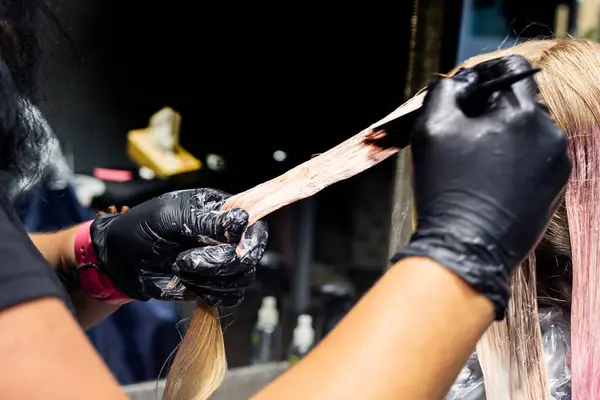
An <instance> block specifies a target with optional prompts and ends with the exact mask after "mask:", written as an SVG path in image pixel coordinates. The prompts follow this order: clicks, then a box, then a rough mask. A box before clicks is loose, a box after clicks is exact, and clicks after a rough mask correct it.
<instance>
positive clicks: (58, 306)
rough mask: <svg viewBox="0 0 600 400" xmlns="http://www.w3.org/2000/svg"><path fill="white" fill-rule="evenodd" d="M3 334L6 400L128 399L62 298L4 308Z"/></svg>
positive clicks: (0, 385) (0, 384) (1, 386)
mask: <svg viewBox="0 0 600 400" xmlns="http://www.w3.org/2000/svg"><path fill="white" fill-rule="evenodd" d="M0 332H3V334H2V336H1V337H0V353H1V354H2V357H1V358H0V370H2V371H3V373H2V374H0V390H1V391H2V399H5V400H17V399H18V400H33V399H64V400H69V399H73V400H75V399H81V398H82V397H83V398H86V399H90V400H95V399H97V400H104V399H114V400H119V399H126V398H127V397H126V396H125V394H124V393H123V392H122V390H121V389H120V388H119V385H118V383H117V381H116V380H115V379H114V378H113V376H112V375H111V374H110V372H109V371H108V369H107V368H106V366H105V365H104V363H103V362H102V360H101V359H100V357H99V356H98V354H97V353H96V352H95V351H94V349H93V348H92V346H91V344H90V343H89V341H88V340H87V339H86V337H85V335H84V334H83V332H82V331H81V329H80V328H79V327H78V326H77V324H75V323H74V321H73V318H72V317H71V316H70V315H69V313H68V311H67V309H66V308H65V307H64V305H63V304H62V303H61V302H60V301H59V300H58V299H50V298H48V299H41V300H36V301H32V302H28V303H25V304H21V305H18V306H15V307H12V308H9V309H7V310H3V311H2V312H0ZM8 371H10V373H8Z"/></svg>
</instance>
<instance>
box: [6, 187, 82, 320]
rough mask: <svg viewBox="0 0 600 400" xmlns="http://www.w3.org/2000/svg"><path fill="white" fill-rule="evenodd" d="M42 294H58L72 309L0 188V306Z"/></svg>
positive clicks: (41, 296) (64, 293)
mask: <svg viewBox="0 0 600 400" xmlns="http://www.w3.org/2000/svg"><path fill="white" fill-rule="evenodd" d="M44 297H57V298H60V299H61V300H63V302H65V304H66V305H67V307H68V308H69V310H70V311H71V312H73V307H72V304H71V302H70V298H69V296H68V295H67V292H66V290H65V288H64V287H63V285H62V284H61V283H60V280H59V279H58V277H57V275H56V274H55V272H54V271H53V270H52V268H51V267H50V265H48V263H47V262H46V260H45V259H44V257H43V256H42V254H41V253H40V252H39V251H38V250H37V248H36V247H35V245H34V244H33V242H32V241H31V239H29V235H28V234H27V232H26V231H25V229H24V228H23V225H22V224H21V221H20V220H19V217H18V216H17V214H16V212H15V210H14V208H13V206H12V204H11V202H10V200H9V199H8V197H7V196H6V194H5V193H4V192H3V191H0V310H4V309H6V308H9V307H12V306H15V305H18V304H21V303H25V302H27V301H31V300H36V299H40V298H44Z"/></svg>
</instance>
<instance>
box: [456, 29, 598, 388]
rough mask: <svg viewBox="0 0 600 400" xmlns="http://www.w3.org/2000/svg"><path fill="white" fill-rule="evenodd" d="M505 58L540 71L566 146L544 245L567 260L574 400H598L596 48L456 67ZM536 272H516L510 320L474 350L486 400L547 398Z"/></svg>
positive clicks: (566, 47)
mask: <svg viewBox="0 0 600 400" xmlns="http://www.w3.org/2000/svg"><path fill="white" fill-rule="evenodd" d="M509 54H519V55H522V56H524V57H526V58H527V59H529V61H530V62H531V63H532V64H533V65H534V66H535V67H541V68H542V71H541V72H540V73H539V74H538V75H536V78H537V82H538V85H539V88H540V97H541V99H542V100H543V101H544V103H545V104H546V105H547V107H548V109H549V111H550V113H551V115H552V118H553V119H554V121H555V122H556V123H557V124H558V125H559V126H561V128H563V129H564V130H565V132H566V133H567V135H568V136H569V139H570V145H569V152H570V156H571V159H572V161H573V173H572V176H571V179H570V182H569V185H568V188H567V194H566V201H565V206H566V217H567V218H565V211H564V209H563V210H561V212H558V213H557V214H556V215H554V216H553V218H552V221H551V224H550V227H549V229H548V231H547V233H546V236H545V238H544V240H543V243H542V244H545V246H546V248H547V249H549V250H550V251H551V252H552V253H553V254H554V255H555V256H556V257H559V256H567V257H571V258H572V269H573V287H572V297H573V305H572V308H571V321H572V339H571V347H572V351H571V360H572V361H571V366H572V378H571V382H572V397H573V398H574V399H580V400H586V399H598V398H600V376H598V374H599V373H600V344H599V343H598V339H597V337H598V336H599V335H600V318H599V317H598V316H597V313H598V311H599V310H600V282H599V278H600V275H599V271H598V261H600V136H599V135H600V45H599V44H597V43H594V42H591V41H587V40H575V39H556V40H535V41H530V42H526V43H523V44H521V45H518V46H515V47H513V48H510V49H505V50H500V51H496V52H494V53H489V54H484V55H480V56H476V57H473V58H471V59H469V60H467V61H466V62H464V63H463V64H462V65H461V66H460V67H469V66H473V65H475V64H478V63H480V62H483V61H486V60H490V59H493V58H497V57H502V56H506V55H509ZM455 71H456V70H455ZM455 71H452V73H454V72H455ZM596 141H598V144H596ZM523 201H527V199H524V200H523ZM567 222H568V225H567ZM569 239H570V243H569ZM540 267H542V265H539V266H536V258H535V255H532V256H531V257H529V258H528V259H527V260H526V261H525V262H524V263H523V265H521V266H520V267H519V269H518V270H517V271H516V272H515V274H514V275H513V276H512V280H511V292H512V298H511V301H510V304H509V309H508V313H507V318H506V319H505V320H504V321H501V322H496V323H494V324H492V325H491V326H490V328H489V329H488V331H487V332H486V333H485V335H484V337H483V338H482V339H481V341H480V342H479V344H478V346H477V352H478V356H479V359H480V362H481V365H482V369H483V372H484V379H485V387H486V398H487V399H488V400H495V399H507V398H508V399H511V400H517V399H519V400H520V399H523V400H530V399H536V400H538V399H541V400H543V399H549V397H550V391H549V385H548V375H547V371H546V366H545V361H544V356H543V349H542V338H541V332H540V325H539V317H538V312H537V311H538V310H537V307H538V295H537V287H538V285H537V282H536V273H541V271H540V269H539V268H540ZM543 267H544V268H551V267H557V265H554V266H548V265H543ZM559 267H560V266H559ZM562 267H564V266H562ZM559 269H560V268H559ZM563 270H564V268H563ZM546 272H547V271H545V273H546ZM563 272H564V271H563ZM559 293H560V291H555V292H553V295H555V296H556V295H558V294H559ZM558 300H563V301H565V302H569V301H570V298H569V295H564V296H563V298H562V299H560V298H559V299H558Z"/></svg>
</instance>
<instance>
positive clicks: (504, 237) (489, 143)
mask: <svg viewBox="0 0 600 400" xmlns="http://www.w3.org/2000/svg"><path fill="white" fill-rule="evenodd" d="M529 69H531V66H530V64H529V63H528V62H527V61H526V60H525V59H524V58H522V57H519V56H510V57H506V58H502V59H497V60H493V61H490V62H486V63H483V64H480V65H478V66H476V67H475V68H472V69H464V70H462V71H460V72H459V73H457V74H456V76H454V77H451V78H446V79H442V80H439V81H438V82H436V83H435V84H434V85H432V87H431V88H430V90H429V92H428V94H427V96H426V99H425V102H424V106H423V114H422V115H421V117H420V118H419V120H418V122H417V124H416V126H415V129H414V131H413V137H412V153H413V162H414V193H415V201H416V208H417V215H418V225H417V230H416V232H415V233H414V235H413V236H412V239H411V242H410V244H409V245H408V246H407V247H406V248H404V249H402V250H400V251H399V252H398V253H397V254H396V255H395V257H394V258H393V261H397V260H399V259H402V258H405V257H408V256H424V257H429V258H431V259H433V260H435V261H437V262H439V263H440V264H442V265H444V266H446V267H448V268H449V269H450V270H452V271H453V272H454V273H456V274H457V275H458V276H459V277H461V278H462V279H463V280H464V281H466V282H467V283H468V284H469V285H471V286H472V287H473V288H474V289H476V290H477V291H479V292H481V293H482V294H483V295H485V296H486V297H488V298H489V299H490V300H491V301H492V302H493V303H494V305H495V308H496V317H497V319H502V318H503V317H504V312H505V309H506V305H507V302H508V296H509V295H508V279H509V276H510V273H511V272H512V270H513V269H514V268H515V267H517V266H518V265H519V264H520V263H521V262H522V261H523V260H524V259H525V257H526V256H527V255H528V254H529V253H530V252H531V251H532V250H533V249H534V247H535V246H536V244H537V243H538V241H539V239H540V238H541V236H542V234H543V232H544V230H545V228H546V225H547V224H548V221H549V219H550V217H551V216H552V214H553V213H554V211H555V210H556V208H557V205H558V204H559V202H560V200H561V199H562V196H563V194H564V189H565V186H566V183H567V180H568V177H569V174H570V171H571V163H570V161H569V158H568V156H567V137H566V135H565V134H564V132H563V131H562V130H561V129H560V128H558V127H557V126H556V125H555V124H554V123H553V122H552V121H551V120H550V118H549V116H548V115H547V114H546V112H545V111H544V110H543V108H542V107H540V105H539V104H538V102H537V100H536V93H537V91H538V90H537V86H536V83H535V80H534V79H533V78H528V79H525V80H523V81H520V82H518V83H515V84H514V85H513V86H512V89H511V90H507V91H504V92H497V93H495V95H494V97H493V98H492V102H491V105H490V107H489V108H488V109H486V110H482V114H480V115H478V116H473V117H467V116H466V115H465V114H464V112H463V110H462V109H461V108H460V107H459V106H458V102H457V98H458V97H459V96H460V95H461V93H464V92H465V91H466V90H468V89H469V88H470V87H472V85H475V84H476V83H477V81H478V80H479V79H481V78H482V77H486V79H490V78H494V77H499V76H503V75H505V74H509V73H517V72H522V71H524V70H529Z"/></svg>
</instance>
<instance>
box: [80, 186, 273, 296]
mask: <svg viewBox="0 0 600 400" xmlns="http://www.w3.org/2000/svg"><path fill="white" fill-rule="evenodd" d="M228 197H230V195H228V194H227V193H224V192H222V191H219V190H214V189H193V190H182V191H177V192H172V193H167V194H164V195H162V196H159V197H156V198H154V199H152V200H149V201H146V202H145V203H142V204H140V205H138V206H136V207H133V208H132V209H131V210H129V211H127V212H125V213H123V214H104V215H101V216H99V217H98V218H97V219H96V220H95V221H94V223H93V224H92V226H91V229H90V231H91V235H92V241H93V244H94V249H95V250H96V254H97V257H98V260H99V264H100V265H99V267H100V269H101V270H102V271H103V272H104V273H106V274H107V275H108V276H109V277H110V278H111V279H112V281H113V283H114V284H115V285H116V286H117V287H118V288H119V289H121V290H122V291H123V292H124V293H125V294H126V295H128V296H129V297H131V298H134V299H138V300H147V299H149V298H155V299H160V300H193V299H196V298H198V297H199V298H201V299H203V300H204V301H206V302H207V303H208V304H209V305H211V306H226V307H232V306H236V305H238V304H239V303H240V302H241V301H242V299H243V296H244V290H245V288H246V287H247V286H249V285H250V284H251V283H252V282H253V281H254V277H255V273H256V270H255V266H256V264H257V263H258V261H259V260H260V258H261V257H262V255H263V252H264V249H265V246H266V244H267V239H268V231H267V225H266V223H265V222H264V221H258V222H256V223H255V224H253V225H252V226H250V227H249V228H248V230H247V232H246V234H245V235H244V237H243V240H242V241H241V242H240V243H239V249H238V251H239V252H240V254H243V256H242V258H241V259H240V258H238V257H237V256H236V247H237V246H238V242H239V241H240V238H241V236H242V233H243V231H244V229H246V225H247V223H248V213H247V212H246V211H244V210H242V209H239V208H237V209H231V210H228V211H225V212H221V211H219V210H220V209H221V207H222V206H223V204H224V203H225V200H226V199H227V198H228ZM173 277H178V278H180V279H181V283H179V284H178V285H175V286H174V287H171V285H169V282H171V280H172V278H173Z"/></svg>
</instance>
